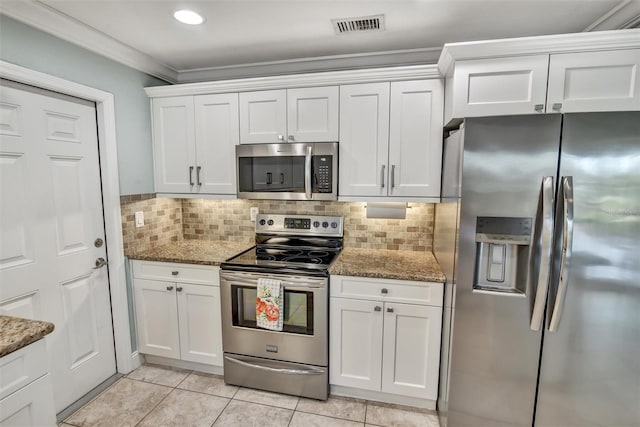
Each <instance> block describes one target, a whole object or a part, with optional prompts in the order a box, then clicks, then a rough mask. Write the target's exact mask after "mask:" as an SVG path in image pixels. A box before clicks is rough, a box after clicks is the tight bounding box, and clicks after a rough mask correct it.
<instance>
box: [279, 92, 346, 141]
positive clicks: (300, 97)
mask: <svg viewBox="0 0 640 427" xmlns="http://www.w3.org/2000/svg"><path fill="white" fill-rule="evenodd" d="M338 92H339V91H338V86H327V87H307V88H300V89H288V90H287V129H288V133H287V140H288V141H289V142H336V141H338V97H339V95H338Z"/></svg>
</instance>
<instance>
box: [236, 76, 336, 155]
mask: <svg viewBox="0 0 640 427" xmlns="http://www.w3.org/2000/svg"><path fill="white" fill-rule="evenodd" d="M337 140H338V86H326V87H311V88H296V89H280V90H265V91H257V92H242V93H240V143H241V144H259V143H273V142H275V143H277V142H336V141H337Z"/></svg>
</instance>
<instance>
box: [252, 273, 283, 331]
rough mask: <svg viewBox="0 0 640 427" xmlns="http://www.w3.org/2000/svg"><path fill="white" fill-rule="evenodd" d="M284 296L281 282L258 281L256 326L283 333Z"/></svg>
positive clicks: (270, 280) (272, 280) (271, 280)
mask: <svg viewBox="0 0 640 427" xmlns="http://www.w3.org/2000/svg"><path fill="white" fill-rule="evenodd" d="M283 306H284V294H283V289H282V283H281V282H280V280H274V279H258V288H257V298H256V324H257V326H258V327H260V328H264V329H271V330H272V331H281V330H282V325H283V316H282V310H283Z"/></svg>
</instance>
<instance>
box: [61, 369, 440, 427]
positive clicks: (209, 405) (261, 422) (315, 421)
mask: <svg viewBox="0 0 640 427" xmlns="http://www.w3.org/2000/svg"><path fill="white" fill-rule="evenodd" d="M60 426H64V427H68V426H77V427H93V426H101V427H111V426H113V427H125V426H145V427H146V426H154V427H156V426H167V427H168V426H203V427H204V426H237V427H245V426H260V427H271V426H273V427H279V426H283V427H286V426H289V427H329V426H335V427H352V426H393V427H412V426H415V427H439V423H438V417H437V415H436V413H435V411H428V410H423V409H414V408H408V407H401V406H397V405H386V404H381V403H377V402H370V401H364V400H355V399H347V398H339V397H330V398H329V400H327V401H326V402H323V401H318V400H312V399H305V398H298V397H294V396H289V395H285V394H277V393H269V392H265V391H259V390H253V389H249V388H242V387H235V386H229V385H226V384H225V383H224V380H223V379H222V377H220V376H217V375H210V374H204V373H200V372H194V371H187V370H182V369H173V368H168V367H163V366H157V365H144V366H141V367H140V368H138V369H136V370H135V371H133V372H131V373H130V374H129V375H127V376H126V377H123V378H121V379H119V380H118V381H116V382H115V383H114V384H113V385H111V386H110V387H109V388H108V389H106V390H105V391H104V392H102V393H101V394H99V395H98V396H97V397H96V398H95V399H93V400H92V401H90V402H89V403H87V404H86V405H85V406H83V407H82V408H80V409H79V410H77V411H76V412H75V413H73V414H71V415H70V416H69V417H68V418H67V419H66V420H64V422H63V423H61V424H60Z"/></svg>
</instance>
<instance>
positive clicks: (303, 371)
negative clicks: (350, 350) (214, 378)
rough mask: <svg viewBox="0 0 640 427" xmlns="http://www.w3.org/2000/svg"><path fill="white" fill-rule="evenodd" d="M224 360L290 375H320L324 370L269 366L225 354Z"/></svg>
mask: <svg viewBox="0 0 640 427" xmlns="http://www.w3.org/2000/svg"><path fill="white" fill-rule="evenodd" d="M224 358H225V360H228V361H229V362H232V363H237V364H239V365H242V366H246V367H248V368H255V369H260V370H262V371H269V372H277V373H279V374H290V375H322V374H323V373H324V370H322V369H317V368H309V369H287V368H271V367H269V366H262V365H257V364H255V363H249V362H245V361H244V360H240V359H236V358H235V357H229V356H225V357H224Z"/></svg>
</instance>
